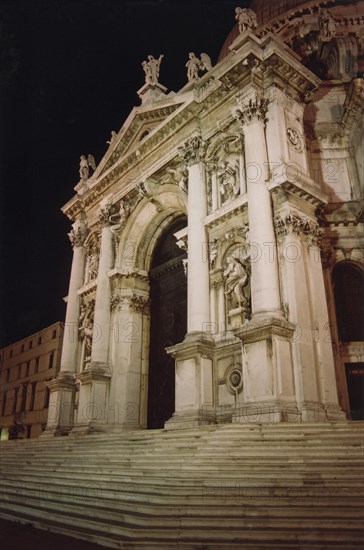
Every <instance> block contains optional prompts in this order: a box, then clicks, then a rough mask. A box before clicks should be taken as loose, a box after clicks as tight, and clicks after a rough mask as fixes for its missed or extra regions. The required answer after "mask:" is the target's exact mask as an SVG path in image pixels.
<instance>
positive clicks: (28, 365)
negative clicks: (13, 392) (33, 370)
mask: <svg viewBox="0 0 364 550" xmlns="http://www.w3.org/2000/svg"><path fill="white" fill-rule="evenodd" d="M29 371H30V361H27V364H26V366H25V376H26V377H27V376H29Z"/></svg>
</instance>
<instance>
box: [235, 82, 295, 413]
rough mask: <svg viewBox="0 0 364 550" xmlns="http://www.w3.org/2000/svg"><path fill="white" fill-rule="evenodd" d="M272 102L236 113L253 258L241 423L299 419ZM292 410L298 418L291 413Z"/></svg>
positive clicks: (253, 101) (257, 100)
mask: <svg viewBox="0 0 364 550" xmlns="http://www.w3.org/2000/svg"><path fill="white" fill-rule="evenodd" d="M267 110H268V100H267V99H265V98H263V97H262V96H261V95H259V93H257V95H255V96H253V97H250V99H249V100H248V101H247V102H246V103H245V104H244V105H242V106H241V108H240V109H238V110H237V111H236V112H235V117H236V118H237V120H239V122H240V123H241V124H242V128H243V131H244V137H245V160H246V173H247V193H248V220H249V243H250V257H251V301H252V318H251V320H250V321H249V322H247V323H245V324H244V325H243V327H242V328H241V329H240V330H238V331H235V333H236V335H237V336H238V337H239V338H240V339H241V340H242V345H243V354H242V356H243V380H244V391H243V394H242V396H243V399H244V406H243V407H242V408H241V410H240V411H236V413H235V414H234V415H233V416H234V420H235V421H237V422H247V421H249V417H251V416H254V418H255V419H256V420H255V421H257V422H260V421H262V422H265V421H268V422H280V421H284V420H290V419H291V418H296V407H295V395H294V380H293V367H292V349H291V340H292V336H293V333H294V329H295V325H294V324H293V323H289V322H287V320H286V319H284V316H283V312H282V309H281V298H280V288H279V276H278V259H277V248H276V238H275V232H274V223H273V207H272V198H271V195H270V191H269V190H268V188H267V179H268V153H267V146H266V138H265V120H266V113H267ZM292 410H293V414H292Z"/></svg>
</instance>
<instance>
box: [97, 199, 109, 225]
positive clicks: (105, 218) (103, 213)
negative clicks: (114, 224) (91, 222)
mask: <svg viewBox="0 0 364 550" xmlns="http://www.w3.org/2000/svg"><path fill="white" fill-rule="evenodd" d="M110 216H111V204H105V205H104V206H102V207H101V208H100V210H99V222H100V225H101V227H106V226H107V225H110V224H111V220H110Z"/></svg>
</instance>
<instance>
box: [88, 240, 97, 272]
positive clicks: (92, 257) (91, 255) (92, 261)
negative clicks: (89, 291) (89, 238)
mask: <svg viewBox="0 0 364 550" xmlns="http://www.w3.org/2000/svg"><path fill="white" fill-rule="evenodd" d="M87 259H88V262H87V282H88V281H92V280H94V279H96V277H97V272H98V268H99V254H98V247H97V245H96V243H95V242H92V243H91V245H90V247H89V250H88V254H87Z"/></svg>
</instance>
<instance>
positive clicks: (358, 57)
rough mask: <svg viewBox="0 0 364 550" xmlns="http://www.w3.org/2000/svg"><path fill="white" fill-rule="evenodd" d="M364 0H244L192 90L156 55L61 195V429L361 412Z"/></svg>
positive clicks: (51, 426)
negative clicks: (64, 221)
mask: <svg viewBox="0 0 364 550" xmlns="http://www.w3.org/2000/svg"><path fill="white" fill-rule="evenodd" d="M325 5H326V6H325ZM363 6H364V3H363V2H349V1H344V0H343V1H337V2H329V3H327V2H312V1H306V2H303V1H294V0H290V1H279V2H263V1H259V0H256V1H255V2H253V3H252V6H251V8H252V9H251V10H250V9H248V10H244V9H240V8H237V10H236V12H235V14H234V13H232V24H233V21H234V15H235V19H236V25H235V27H234V28H233V30H232V32H231V33H230V35H229V37H228V38H227V40H226V42H225V44H224V45H223V48H222V50H221V53H220V57H219V60H218V62H217V63H216V64H215V65H213V64H212V63H211V60H210V58H209V56H208V53H207V54H201V56H200V58H198V57H197V56H196V55H195V54H194V53H193V52H191V53H190V54H189V58H188V60H187V62H186V67H187V79H188V82H187V84H186V85H185V86H184V87H183V88H182V89H181V90H179V91H178V92H168V91H167V89H166V88H165V87H164V86H163V84H161V83H160V82H159V80H160V74H159V73H160V69H163V56H161V57H159V58H158V59H155V58H154V57H153V56H148V59H147V60H146V61H145V62H144V63H143V68H144V72H145V84H144V86H143V87H142V88H141V89H140V90H139V91H138V95H139V97H140V100H141V104H140V105H139V106H138V107H135V108H133V109H132V111H131V113H130V115H129V117H128V118H127V119H126V121H125V122H124V124H123V125H122V127H121V128H120V130H119V131H118V132H113V133H112V135H111V138H110V141H109V147H108V150H107V151H106V153H105V155H104V157H103V158H102V159H101V161H100V162H99V164H98V165H97V166H96V164H95V162H94V159H93V157H92V155H89V156H88V157H86V156H85V155H82V157H81V162H80V181H79V183H78V184H77V185H76V187H75V190H76V194H75V195H74V197H73V198H72V199H71V200H70V201H69V202H68V203H67V204H66V205H65V206H64V207H63V211H64V213H65V214H66V215H67V216H68V217H69V218H70V219H71V220H72V222H73V227H72V230H71V232H70V234H69V236H70V239H71V243H72V246H73V251H74V252H73V262H72V269H71V277H70V284H69V294H68V299H67V313H66V322H65V338H64V341H63V349H62V359H61V366H60V372H59V374H58V376H57V378H56V379H54V380H52V381H51V382H49V383H48V387H49V389H50V409H49V410H50V414H49V417H48V423H47V429H46V432H45V434H44V435H62V434H69V433H71V434H78V433H85V432H92V431H98V430H101V431H105V430H106V431H107V430H110V431H111V430H113V429H122V428H125V429H135V428H163V427H164V428H166V429H177V428H183V427H190V426H198V425H203V424H209V423H231V422H233V423H243V422H290V421H292V422H293V421H294V422H297V421H302V422H305V421H322V420H340V419H345V418H349V419H350V418H353V419H356V418H363V410H362V405H361V402H362V397H363V396H362V395H361V393H360V392H361V390H360V384H362V382H361V381H362V380H363V375H364V335H363V319H364V314H363V303H364V299H363V278H364V271H363V269H364V261H363V260H364V233H363V219H362V198H363V184H364V182H363V164H362V163H363V122H362V121H363V118H362V110H363V98H364V79H363V65H364V57H363V44H364V39H363V37H364V35H363ZM252 10H253V11H252ZM165 53H166V55H168V52H165ZM181 70H184V68H183V67H181ZM162 73H163V70H162ZM161 80H163V79H162V78H161Z"/></svg>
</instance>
